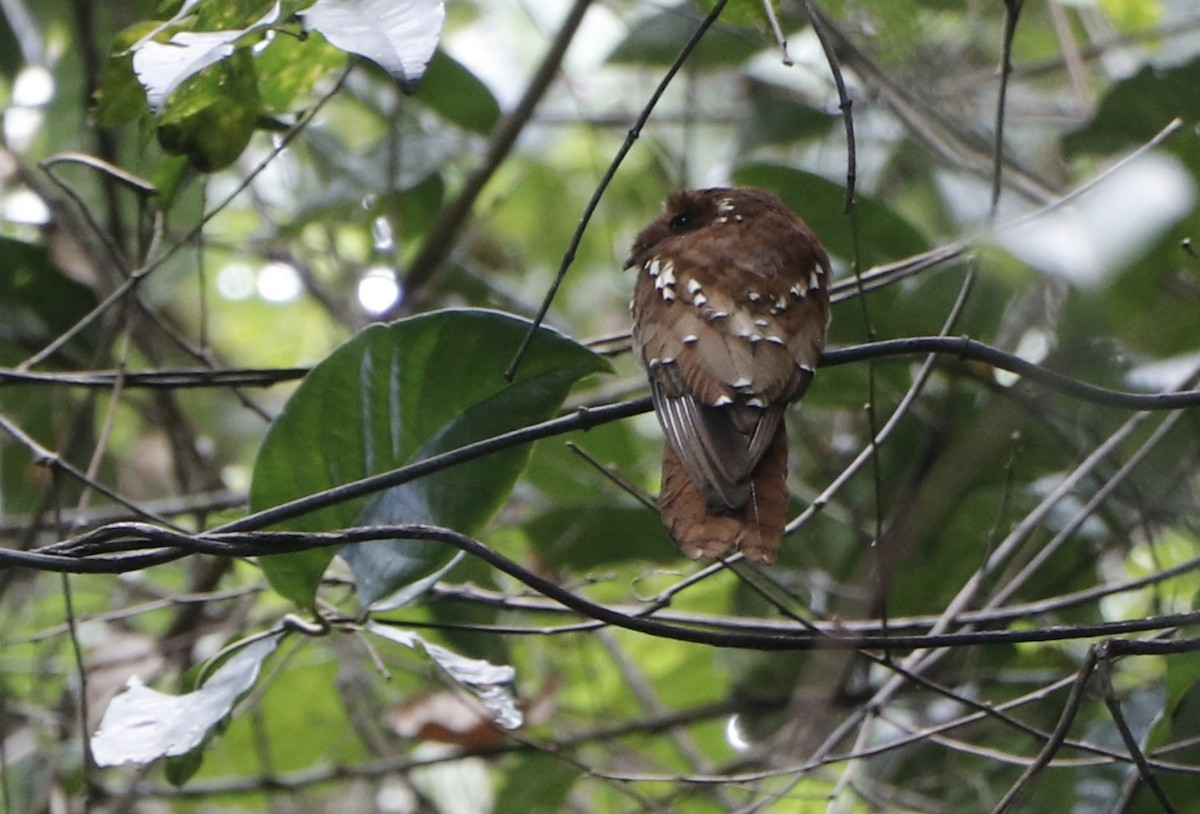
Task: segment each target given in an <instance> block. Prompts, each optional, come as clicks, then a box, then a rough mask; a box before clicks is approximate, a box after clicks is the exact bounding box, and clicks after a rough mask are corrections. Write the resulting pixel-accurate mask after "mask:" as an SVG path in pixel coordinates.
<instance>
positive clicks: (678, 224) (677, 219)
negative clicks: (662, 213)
mask: <svg viewBox="0 0 1200 814" xmlns="http://www.w3.org/2000/svg"><path fill="white" fill-rule="evenodd" d="M695 217H696V216H695V215H694V214H693V213H691V212H680V213H678V214H677V215H675V216H674V217H672V218H671V221H670V223H668V224H667V225H668V226H669V227H670V228H671V229H673V230H674V231H677V232H681V231H683V230H684V229H687V228H689V227H691V225H692V221H693V220H695Z"/></svg>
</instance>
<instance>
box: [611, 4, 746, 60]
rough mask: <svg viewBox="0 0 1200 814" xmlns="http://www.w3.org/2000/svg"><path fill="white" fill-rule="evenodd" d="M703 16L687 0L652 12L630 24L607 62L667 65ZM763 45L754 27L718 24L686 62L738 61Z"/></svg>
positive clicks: (707, 33)
mask: <svg viewBox="0 0 1200 814" xmlns="http://www.w3.org/2000/svg"><path fill="white" fill-rule="evenodd" d="M703 19H704V16H703V15H702V14H700V13H699V12H697V11H696V8H695V6H693V5H692V4H691V3H683V4H681V5H678V6H674V7H673V8H669V9H666V10H665V11H660V12H658V13H657V14H653V15H651V16H650V17H649V18H647V19H645V20H642V21H640V22H639V23H637V24H636V25H634V26H633V27H632V30H631V31H630V33H629V36H628V37H626V38H625V40H624V41H623V42H621V43H620V44H619V45H618V46H617V47H616V48H614V49H613V51H612V53H611V54H609V55H608V62H610V63H616V64H622V63H629V64H636V65H658V66H664V65H670V64H672V63H673V62H675V60H676V59H677V58H678V57H679V52H680V51H682V50H683V46H684V45H686V44H687V42H688V40H689V39H691V37H692V35H693V34H695V33H696V28H697V27H698V26H699V25H700V21H701V20H703ZM722 19H724V18H722ZM766 45H767V41H766V40H764V39H763V37H762V35H761V34H759V33H758V32H756V31H752V30H750V29H746V28H733V27H730V26H729V25H721V24H718V25H714V26H713V27H712V28H710V29H709V30H708V31H707V32H706V33H705V35H704V39H702V40H701V41H700V44H699V45H697V46H696V49H695V50H694V51H692V54H691V56H690V57H689V58H688V64H689V65H691V66H692V67H701V68H723V67H730V66H733V65H741V64H742V63H743V62H745V61H746V60H747V59H749V58H750V57H752V56H754V55H755V54H756V53H758V52H759V51H761V50H762V49H763V48H764V47H766Z"/></svg>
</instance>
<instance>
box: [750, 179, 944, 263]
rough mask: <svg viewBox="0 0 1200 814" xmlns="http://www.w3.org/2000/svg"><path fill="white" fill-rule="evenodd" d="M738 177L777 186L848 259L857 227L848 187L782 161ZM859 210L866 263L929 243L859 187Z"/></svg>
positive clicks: (837, 252)
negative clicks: (845, 210)
mask: <svg viewBox="0 0 1200 814" xmlns="http://www.w3.org/2000/svg"><path fill="white" fill-rule="evenodd" d="M733 177H734V180H735V181H736V182H737V183H738V184H743V185H746V186H752V187H760V188H762V189H765V190H768V191H770V192H774V193H775V194H776V195H778V196H779V197H780V198H782V199H783V200H784V202H786V203H787V204H788V205H789V206H791V207H792V208H793V209H795V210H796V212H797V213H798V214H799V215H800V216H801V217H802V218H804V220H805V221H806V222H807V223H808V225H809V226H811V227H812V229H813V231H814V232H816V233H817V234H818V235H819V236H820V237H821V242H822V243H824V244H825V248H826V249H828V250H829V253H830V254H833V255H836V256H838V257H840V258H842V259H843V260H847V261H849V260H850V258H851V257H853V255H854V247H855V240H854V232H853V231H852V229H851V221H850V218H848V217H846V216H845V215H844V214H842V210H843V208H844V205H845V199H846V190H845V187H843V186H842V185H841V184H837V183H834V182H833V181H830V180H829V179H827V178H822V177H821V176H819V175H814V174H812V173H809V172H804V171H802V170H797V169H792V168H791V167H785V166H782V165H778V164H745V165H743V166H741V167H738V168H737V169H736V170H735V171H734V173H733ZM855 211H856V220H857V229H858V241H857V245H858V248H859V252H860V258H859V259H860V262H861V264H862V267H863V268H868V267H870V266H874V265H877V264H879V263H886V262H888V261H891V260H898V259H900V258H902V257H908V256H909V255H913V254H917V253H919V252H923V251H925V250H926V249H928V248H929V243H928V241H926V239H925V237H924V236H923V235H922V234H921V233H920V232H919V231H918V230H917V228H916V227H915V226H913V225H912V224H911V223H909V222H908V221H907V220H905V219H904V218H903V217H902V216H901V215H900V214H899V213H897V212H896V211H895V210H894V209H892V208H891V207H889V206H887V205H886V204H885V203H883V202H882V201H881V200H879V199H876V198H871V197H868V196H866V195H863V194H862V193H859V194H857V195H856V196H855Z"/></svg>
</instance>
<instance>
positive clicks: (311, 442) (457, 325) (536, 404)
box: [250, 310, 608, 605]
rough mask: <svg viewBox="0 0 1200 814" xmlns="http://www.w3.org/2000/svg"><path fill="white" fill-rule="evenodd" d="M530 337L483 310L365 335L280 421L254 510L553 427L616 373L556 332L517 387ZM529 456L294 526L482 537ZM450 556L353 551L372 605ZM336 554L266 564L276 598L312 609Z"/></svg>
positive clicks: (535, 347)
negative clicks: (409, 526) (508, 435)
mask: <svg viewBox="0 0 1200 814" xmlns="http://www.w3.org/2000/svg"><path fill="white" fill-rule="evenodd" d="M527 329H528V323H527V322H526V321H525V320H522V319H519V318H516V317H512V316H509V315H506V314H501V313H497V312H493V311H479V310H462V311H440V312H436V313H432V314H425V315H422V316H418V317H413V318H411V319H406V320H402V321H399V322H396V323H393V324H391V325H372V326H370V327H368V328H366V329H365V330H363V331H362V332H360V333H359V334H358V335H357V336H355V337H354V338H353V339H351V340H350V341H349V342H347V343H346V344H344V345H342V346H341V347H340V348H338V349H337V350H336V351H334V352H333V353H332V354H331V355H330V356H329V357H328V358H327V359H326V360H325V361H323V362H321V363H320V364H319V365H317V366H316V367H315V368H313V370H312V371H311V372H310V373H309V374H308V375H307V376H306V377H305V379H304V381H303V382H301V384H300V387H299V388H297V390H296V392H295V393H294V394H293V395H292V398H291V399H290V400H289V401H288V403H287V406H286V407H285V408H284V410H283V412H282V413H281V414H280V416H279V417H278V418H277V419H276V420H275V422H274V423H273V424H272V426H271V429H270V430H269V431H268V433H267V437H266V438H265V440H264V441H263V446H262V449H261V451H260V452H259V456H258V460H257V462H256V463H255V467H254V477H253V483H252V485H251V490H250V505H251V509H252V510H254V511H257V510H259V509H263V508H266V507H269V506H275V505H278V504H280V503H283V502H285V501H288V500H291V499H293V498H297V497H301V496H303V495H308V494H312V493H314V492H318V491H321V490H323V489H328V488H330V487H332V486H336V485H338V484H342V483H347V482H349V481H353V480H357V479H359V478H362V477H365V476H367V475H373V474H377V473H380V472H385V471H388V470H391V469H394V468H396V467H399V466H403V465H405V464H408V463H412V462H414V461H419V460H423V459H425V458H428V457H430V456H432V455H436V454H438V453H440V452H443V451H446V450H450V449H454V448H456V447H459V446H462V445H464V444H469V443H472V442H474V441H479V440H482V439H485V438H490V437H493V436H495V435H498V434H500V433H504V432H508V431H510V430H514V429H518V428H520V427H523V426H526V425H528V424H531V423H534V422H537V421H541V420H544V419H546V418H549V417H550V416H552V415H553V414H554V412H555V411H556V410H557V409H558V408H559V406H560V405H561V404H562V400H563V399H564V398H565V397H566V394H567V392H568V390H569V389H570V387H571V385H572V384H573V383H574V382H575V381H577V380H578V379H579V378H580V377H582V376H585V375H587V374H589V373H595V372H599V371H603V370H607V369H608V363H607V362H605V361H604V360H603V359H602V358H600V357H599V356H596V355H595V354H593V353H592V352H591V351H589V350H587V349H586V348H584V347H583V346H581V345H578V344H576V343H575V342H573V341H572V340H569V339H567V338H566V337H563V336H561V335H560V334H558V333H556V332H554V331H551V330H549V329H545V328H543V329H541V330H539V331H538V333H537V335H536V336H535V338H534V341H533V343H532V344H531V346H530V351H529V353H528V355H527V356H526V357H525V360H524V362H523V364H522V365H521V368H520V369H519V371H518V373H517V376H516V378H515V379H514V381H513V382H511V383H509V382H507V381H505V379H504V376H503V372H504V370H505V368H506V367H507V366H508V363H509V361H510V360H511V358H512V355H513V353H514V352H515V350H516V348H517V345H518V344H519V343H520V341H521V338H522V337H523V336H524V334H525V331H526V330H527ZM528 455H529V447H528V446H522V447H519V448H515V449H507V450H504V451H502V452H497V453H495V454H492V455H489V456H487V457H485V458H482V459H479V460H476V461H472V462H470V463H466V464H462V465H459V466H456V467H453V468H451V469H447V470H443V471H441V472H438V473H436V474H433V475H430V476H427V477H425V478H422V479H420V480H418V481H414V482H410V483H407V484H403V485H401V486H398V487H395V488H394V489H390V490H388V491H387V492H384V493H382V494H380V495H376V496H375V497H374V498H373V499H370V500H368V499H366V498H362V499H359V500H355V501H349V502H347V503H344V504H339V505H337V506H333V507H330V508H327V509H322V510H321V511H318V512H313V513H311V514H309V515H306V516H304V517H300V518H296V519H295V520H292V521H288V522H287V523H286V524H284V527H286V528H291V529H296V530H329V529H338V528H345V527H349V526H355V525H361V524H363V523H432V524H436V525H442V526H447V527H450V528H454V529H456V530H458V531H461V532H463V533H465V534H471V533H474V532H475V531H476V530H477V529H479V528H480V527H481V526H482V525H483V524H484V523H485V522H486V521H487V519H488V518H489V517H490V516H491V515H492V513H493V512H494V511H495V510H496V509H497V508H499V506H500V504H501V503H502V502H503V501H504V499H505V497H506V496H507V494H508V492H509V490H510V489H511V488H512V486H513V484H514V483H515V482H516V479H517V477H518V476H519V474H520V472H521V469H522V467H523V466H524V465H525V462H526V460H527V458H528ZM372 549H373V550H372ZM364 552H370V553H369V554H366V553H364ZM451 553H453V549H448V547H446V546H432V545H429V544H426V543H420V544H418V543H414V542H413V541H402V540H391V541H383V542H379V543H371V544H368V545H367V546H358V547H356V548H354V549H351V548H350V547H347V549H345V550H344V551H343V555H344V556H346V557H347V559H349V560H350V561H351V564H352V567H354V568H355V571H356V581H357V582H358V588H359V595H360V598H361V599H362V601H363V602H364V603H367V604H370V603H372V602H375V601H377V600H379V599H380V598H381V597H383V596H386V595H387V594H389V593H392V592H394V591H397V590H399V589H401V588H403V587H404V586H405V585H406V584H408V583H409V582H411V581H412V580H414V579H416V578H419V577H420V576H425V575H428V574H430V573H433V572H435V571H437V570H438V569H439V568H441V567H442V566H444V565H445V564H446V562H447V561H448V560H449V557H450V555H451ZM332 556H333V555H332V553H330V552H328V551H323V550H315V551H305V552H297V553H293V554H287V555H281V556H270V557H264V558H263V559H262V561H261V562H262V567H263V570H264V571H265V572H266V574H267V577H268V579H270V581H271V584H272V585H274V586H275V588H276V589H277V590H279V591H280V592H281V593H282V594H284V595H285V596H287V597H288V598H290V599H292V600H294V601H295V602H297V603H300V604H302V605H307V604H309V603H311V602H312V600H313V597H314V595H315V592H316V588H317V584H318V582H319V580H320V578H321V574H322V573H323V572H324V570H325V567H326V566H327V565H328V563H329V560H330V559H331V558H332ZM389 562H391V565H388V563H389ZM356 563H357V565H356ZM393 568H394V570H395V574H392V575H391V576H388V577H387V578H384V579H381V578H380V576H379V573H378V572H379V570H380V569H385V570H389V571H390V570H392V569H393ZM363 569H365V570H363Z"/></svg>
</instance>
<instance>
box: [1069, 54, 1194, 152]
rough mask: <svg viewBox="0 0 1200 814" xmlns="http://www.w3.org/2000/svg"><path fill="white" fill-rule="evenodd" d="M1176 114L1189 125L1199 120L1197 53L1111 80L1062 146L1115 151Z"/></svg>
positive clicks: (1073, 149)
mask: <svg viewBox="0 0 1200 814" xmlns="http://www.w3.org/2000/svg"><path fill="white" fill-rule="evenodd" d="M1176 116H1182V117H1183V118H1184V120H1185V121H1186V122H1189V123H1191V124H1192V125H1195V124H1196V122H1197V121H1198V120H1200V58H1197V59H1193V60H1192V61H1191V62H1187V63H1184V64H1183V65H1178V66H1176V67H1173V68H1156V67H1154V66H1152V65H1146V66H1144V67H1143V68H1142V69H1141V70H1140V71H1138V72H1137V73H1136V74H1134V75H1133V76H1131V77H1129V78H1128V79H1126V80H1124V81H1123V82H1120V83H1118V84H1116V85H1114V86H1113V87H1112V88H1111V89H1110V90H1109V91H1108V93H1106V94H1105V96H1104V98H1103V99H1102V100H1101V101H1100V107H1099V109H1098V110H1097V111H1096V115H1095V116H1093V117H1092V120H1091V121H1090V122H1088V123H1087V124H1086V125H1084V126H1083V127H1082V128H1080V129H1078V130H1076V131H1074V132H1073V133H1068V134H1067V135H1066V136H1065V137H1064V138H1063V146H1064V148H1065V149H1066V151H1067V153H1068V154H1079V153H1106V152H1116V151H1119V150H1122V149H1125V148H1127V147H1131V146H1134V145H1138V144H1142V143H1144V142H1145V141H1147V140H1148V139H1150V137H1151V136H1153V135H1154V134H1155V133H1157V132H1158V131H1159V130H1161V129H1162V128H1163V127H1165V126H1166V125H1167V123H1168V122H1170V121H1171V119H1173V118H1175V117H1176ZM1182 137H1183V138H1186V136H1182ZM1192 138H1193V139H1194V138H1195V136H1194V135H1193V136H1192Z"/></svg>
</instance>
